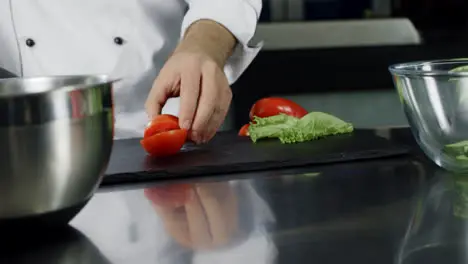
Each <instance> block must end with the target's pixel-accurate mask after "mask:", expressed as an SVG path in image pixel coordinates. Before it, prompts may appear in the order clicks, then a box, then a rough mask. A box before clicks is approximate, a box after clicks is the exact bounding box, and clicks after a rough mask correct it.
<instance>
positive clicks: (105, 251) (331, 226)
mask: <svg viewBox="0 0 468 264" xmlns="http://www.w3.org/2000/svg"><path fill="white" fill-rule="evenodd" d="M373 133H374V134H376V135H379V136H380V137H382V138H387V139H390V140H391V141H392V142H394V144H398V145H401V146H403V145H404V146H410V147H413V150H412V152H411V153H408V154H406V155H403V156H401V155H400V156H395V157H388V158H384V159H374V160H367V161H359V162H346V163H339V164H331V165H324V166H313V167H307V166H306V167H301V168H289V169H280V170H269V171H262V172H251V173H244V174H233V175H208V176H206V177H199V178H189V179H183V180H181V179H174V180H165V181H157V180H154V181H150V182H145V183H138V184H130V185H128V184H125V185H115V184H112V185H106V184H104V186H103V187H102V188H101V189H100V190H99V191H98V193H97V194H96V195H95V196H94V197H93V198H92V199H91V201H90V202H89V204H88V205H87V206H86V207H85V208H84V209H83V211H81V212H80V213H79V214H78V215H77V216H76V218H74V219H73V220H72V221H71V223H70V226H65V227H62V228H56V229H50V230H49V229H43V230H36V231H30V232H28V233H26V234H25V233H22V230H16V231H12V230H10V232H6V234H8V235H7V236H4V237H2V247H1V251H0V252H1V253H0V259H1V262H2V263H12V264H13V263H97V264H100V263H311V262H313V263H343V262H347V263H389V264H390V263H405V264H406V263H408V264H410V263H440V262H438V260H437V259H436V258H435V257H436V256H435V255H430V254H431V252H433V250H435V251H437V250H444V249H446V248H447V247H450V246H451V243H453V242H454V241H458V240H457V239H458V238H461V237H463V234H460V233H459V232H462V231H463V230H464V226H463V224H462V223H464V221H463V219H464V218H463V217H464V216H463V210H466V209H465V208H467V207H468V205H467V204H466V200H464V201H463V200H460V199H459V198H457V196H453V197H452V193H451V190H453V187H452V186H453V183H454V182H455V183H457V181H456V180H454V179H455V177H456V176H454V175H451V174H449V173H447V172H444V171H443V170H441V169H438V168H437V167H436V166H434V165H433V164H432V163H431V162H430V161H428V160H427V159H426V158H425V157H424V156H423V155H422V153H421V152H420V151H419V150H418V149H417V148H415V143H414V140H413V139H412V136H411V134H410V131H409V130H408V129H381V130H374V131H373ZM462 183H463V181H462ZM462 186H463V185H462ZM444 192H445V193H447V194H446V195H445V194H444ZM460 195H461V196H463V197H465V196H466V193H459V196H460ZM442 205H444V206H447V207H446V209H447V210H448V211H447V210H442V212H440V211H438V210H440V209H437V208H440V206H442ZM457 206H458V207H457ZM444 208H445V207H444ZM457 208H458V211H456V210H455V209H457ZM460 208H461V209H460ZM452 209H453V211H452ZM455 212H456V213H455ZM454 222H456V223H457V224H456V225H453V226H451V228H450V230H448V229H447V226H446V225H447V224H450V223H454ZM420 229H422V230H423V231H425V232H423V233H422V235H421V236H419V237H418V235H419V234H418V232H420ZM433 232H435V233H433ZM424 235H425V236H424ZM432 242H436V243H432ZM427 248H429V249H433V250H428V249H427ZM414 250H420V251H417V254H416V255H417V257H419V258H427V257H428V256H431V257H432V260H431V261H429V262H418V260H414V258H415V257H414V252H413V251H414ZM451 250H452V255H451V256H453V254H455V253H456V254H459V255H456V256H458V257H460V256H461V255H460V254H462V253H463V252H464V251H463V250H462V249H461V250H459V251H457V249H456V248H453V247H452V248H451ZM444 260H445V259H444ZM450 263H461V262H450Z"/></svg>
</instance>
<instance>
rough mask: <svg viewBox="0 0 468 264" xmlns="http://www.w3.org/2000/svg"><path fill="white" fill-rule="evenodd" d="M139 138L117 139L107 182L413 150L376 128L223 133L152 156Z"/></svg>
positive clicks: (349, 159) (226, 171) (116, 182)
mask: <svg viewBox="0 0 468 264" xmlns="http://www.w3.org/2000/svg"><path fill="white" fill-rule="evenodd" d="M139 141H140V140H139V139H125V140H116V141H114V147H113V151H112V155H111V160H110V164H109V166H108V168H107V171H106V176H105V177H104V181H103V185H107V184H123V183H134V182H139V181H148V180H154V179H163V178H168V177H170V178H174V177H191V176H207V175H213V174H226V173H237V172H246V171H255V170H266V169H278V168H284V167H294V166H304V165H312V164H325V163H332V162H344V161H354V160H364V159H375V158H383V157H390V156H395V155H402V154H406V153H408V149H407V148H406V147H403V146H399V145H396V144H394V143H391V142H390V141H388V140H386V139H384V138H381V137H378V136H376V135H375V134H374V133H373V131H372V130H356V131H354V132H353V133H352V134H347V135H339V136H333V137H328V138H324V139H320V140H315V141H310V142H304V143H299V144H281V143H280V141H279V140H276V139H269V140H263V141H259V142H257V143H256V144H254V143H252V142H251V141H250V139H249V138H246V137H239V136H238V135H237V134H236V133H234V132H219V133H218V134H217V135H216V137H215V138H214V139H213V140H211V141H210V142H209V143H208V144H206V145H201V146H197V145H194V144H187V145H186V146H185V147H184V149H183V150H182V152H181V153H179V154H177V155H174V156H170V157H166V158H151V157H149V156H147V155H146V153H145V152H144V150H143V149H142V148H141V146H140V142H139Z"/></svg>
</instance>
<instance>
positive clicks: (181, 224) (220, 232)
mask: <svg viewBox="0 0 468 264" xmlns="http://www.w3.org/2000/svg"><path fill="white" fill-rule="evenodd" d="M145 195H146V197H147V198H148V199H149V200H150V201H151V203H152V204H153V206H154V208H155V210H156V212H157V213H158V215H159V216H160V217H161V218H162V220H163V222H164V225H165V228H166V230H167V232H168V233H169V234H170V235H171V236H172V237H173V238H174V240H175V241H176V242H177V243H179V244H180V245H182V246H184V247H187V248H190V249H195V250H207V249H215V248H219V247H223V246H226V245H228V244H229V243H230V242H232V240H233V238H234V237H235V234H236V232H237V231H238V227H239V226H238V218H239V211H238V202H237V201H238V200H237V196H236V195H235V192H234V190H233V189H232V186H230V185H229V184H228V183H201V184H194V185H188V184H176V185H169V186H165V187H154V188H149V189H146V190H145Z"/></svg>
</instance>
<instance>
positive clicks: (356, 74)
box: [224, 0, 468, 129]
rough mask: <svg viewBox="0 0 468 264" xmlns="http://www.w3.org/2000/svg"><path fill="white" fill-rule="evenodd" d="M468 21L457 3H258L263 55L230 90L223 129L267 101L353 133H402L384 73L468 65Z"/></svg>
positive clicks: (460, 0) (466, 4) (467, 7)
mask: <svg viewBox="0 0 468 264" xmlns="http://www.w3.org/2000/svg"><path fill="white" fill-rule="evenodd" d="M467 13H468V1H464V0H448V1H436V0H264V8H263V11H262V14H261V18H260V24H259V27H258V30H257V33H256V36H255V39H254V41H253V44H255V43H256V42H258V41H260V40H263V41H264V44H265V45H264V49H263V50H262V51H261V53H260V54H259V56H258V57H257V59H256V60H255V61H254V63H253V64H252V65H251V66H250V67H249V68H248V69H247V71H246V72H245V74H244V75H243V76H242V77H241V78H240V79H239V80H238V81H237V82H236V83H235V84H234V85H233V91H234V101H233V106H232V109H231V112H230V114H229V117H228V119H227V120H226V123H225V125H224V129H236V128H238V127H240V126H241V125H242V124H244V123H246V122H248V111H249V108H250V106H251V105H252V104H253V103H254V102H255V100H257V99H259V98H261V97H264V96H272V95H277V96H282V97H287V98H291V99H293V100H295V101H296V102H298V103H300V104H302V105H303V106H304V107H306V108H307V109H308V110H310V111H312V110H317V111H325V112H329V113H332V114H335V115H337V116H338V117H340V118H343V119H345V120H347V121H350V122H353V123H354V124H355V126H356V127H380V126H402V125H406V119H405V117H404V115H403V113H402V111H401V107H400V103H399V101H398V98H397V95H396V93H395V91H394V90H393V86H392V79H391V76H390V74H389V73H388V70H387V68H388V66H389V65H390V64H394V63H399V62H406V61H414V60H431V59H441V58H460V57H468V54H467V53H468V52H467V51H468V50H467V48H466V47H468V45H467V44H468V38H467V36H468V35H467V30H468V26H467V25H468V24H467V21H468V16H467V15H466V14H467Z"/></svg>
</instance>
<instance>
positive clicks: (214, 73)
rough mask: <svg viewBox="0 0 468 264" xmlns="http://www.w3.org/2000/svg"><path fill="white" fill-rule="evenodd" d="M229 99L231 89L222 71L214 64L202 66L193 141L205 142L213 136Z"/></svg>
mask: <svg viewBox="0 0 468 264" xmlns="http://www.w3.org/2000/svg"><path fill="white" fill-rule="evenodd" d="M223 78H224V79H223ZM231 99H232V94H231V90H230V88H229V86H228V84H227V80H225V76H224V74H223V72H222V71H220V70H219V69H218V68H217V66H216V65H214V64H213V65H211V64H210V65H207V66H206V67H204V69H203V70H202V80H201V92H200V96H199V99H198V108H197V110H196V113H195V118H194V120H193V125H192V134H191V138H192V140H193V141H195V142H198V143H205V142H207V141H208V140H210V139H211V138H212V137H213V136H214V134H215V133H216V130H217V129H218V128H219V126H220V125H221V124H222V122H223V121H224V118H225V117H226V114H227V111H228V110H229V104H230V102H231Z"/></svg>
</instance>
